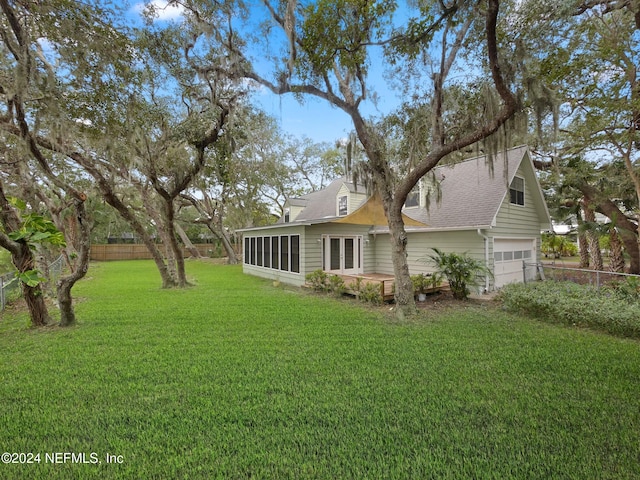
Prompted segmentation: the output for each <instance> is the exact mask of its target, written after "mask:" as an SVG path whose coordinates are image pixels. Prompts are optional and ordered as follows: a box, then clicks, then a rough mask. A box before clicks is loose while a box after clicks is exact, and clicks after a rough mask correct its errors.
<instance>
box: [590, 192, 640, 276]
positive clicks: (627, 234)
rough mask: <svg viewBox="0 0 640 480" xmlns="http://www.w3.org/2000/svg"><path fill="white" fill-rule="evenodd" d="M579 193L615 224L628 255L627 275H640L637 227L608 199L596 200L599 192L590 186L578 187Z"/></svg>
mask: <svg viewBox="0 0 640 480" xmlns="http://www.w3.org/2000/svg"><path fill="white" fill-rule="evenodd" d="M580 191H581V192H582V193H583V195H584V196H585V198H586V199H587V200H589V202H591V203H592V204H593V205H595V209H596V210H597V211H598V212H600V213H602V214H603V215H605V216H606V217H607V218H609V219H610V220H611V221H612V222H615V223H616V228H617V229H618V234H619V235H620V239H621V240H622V243H623V244H624V248H625V250H626V251H627V254H628V255H629V259H630V262H629V263H630V264H629V273H633V274H636V275H638V274H640V245H639V244H638V242H639V239H638V226H637V225H636V224H634V223H633V222H630V221H629V219H628V218H627V217H626V216H625V214H624V213H622V212H621V211H620V209H619V208H618V206H617V205H616V204H615V203H613V202H612V201H611V200H610V199H608V198H605V199H600V200H598V199H599V198H600V197H601V195H599V193H600V192H599V191H598V190H597V189H595V188H594V187H592V186H591V185H586V184H584V185H580Z"/></svg>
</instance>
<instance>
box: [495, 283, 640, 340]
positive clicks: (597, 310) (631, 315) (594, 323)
mask: <svg viewBox="0 0 640 480" xmlns="http://www.w3.org/2000/svg"><path fill="white" fill-rule="evenodd" d="M499 298H500V300H501V301H502V305H503V308H505V309H506V310H508V311H511V312H515V313H520V314H525V315H530V316H534V317H536V318H538V319H540V320H544V321H547V322H551V323H560V324H565V325H576V326H581V327H589V328H594V329H598V330H602V331H605V332H607V333H611V334H613V335H619V336H624V337H636V338H638V337H640V315H639V314H638V312H639V311H640V300H633V301H629V300H624V299H623V297H622V295H620V294H618V293H616V291H615V290H614V289H613V288H602V289H600V290H598V289H596V288H595V287H592V286H589V285H579V284H577V283H573V282H554V281H546V282H538V283H528V284H522V283H516V284H510V285H506V286H505V287H504V288H503V289H502V291H501V292H500V296H499Z"/></svg>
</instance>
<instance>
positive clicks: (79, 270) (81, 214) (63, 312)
mask: <svg viewBox="0 0 640 480" xmlns="http://www.w3.org/2000/svg"><path fill="white" fill-rule="evenodd" d="M74 207H75V211H76V219H77V225H78V227H79V235H76V242H75V243H76V244H77V245H76V247H77V249H78V252H77V253H78V257H77V259H76V261H75V262H74V265H73V268H72V270H71V273H70V274H69V275H66V276H64V277H61V278H60V280H58V284H57V297H58V305H59V307H60V326H61V327H70V326H72V325H75V324H76V314H75V311H74V308H73V298H72V297H71V289H72V288H73V286H74V285H75V284H76V282H77V281H78V280H80V279H81V278H83V277H84V276H85V275H86V274H87V270H89V258H90V251H91V228H90V225H89V219H88V218H87V214H86V209H85V205H84V199H80V198H78V199H74Z"/></svg>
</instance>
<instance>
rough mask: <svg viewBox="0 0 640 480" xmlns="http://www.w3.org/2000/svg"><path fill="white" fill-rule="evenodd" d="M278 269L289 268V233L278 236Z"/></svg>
mask: <svg viewBox="0 0 640 480" xmlns="http://www.w3.org/2000/svg"><path fill="white" fill-rule="evenodd" d="M280 270H289V235H282V236H281V237H280Z"/></svg>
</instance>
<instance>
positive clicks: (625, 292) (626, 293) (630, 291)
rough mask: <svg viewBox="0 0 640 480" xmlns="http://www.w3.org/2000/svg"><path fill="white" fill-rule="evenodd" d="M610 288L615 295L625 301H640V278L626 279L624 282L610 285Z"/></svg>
mask: <svg viewBox="0 0 640 480" xmlns="http://www.w3.org/2000/svg"><path fill="white" fill-rule="evenodd" d="M607 288H610V289H611V290H612V291H613V292H614V293H615V295H616V296H617V297H618V298H620V300H623V301H629V302H637V301H640V278H638V277H625V279H624V280H622V281H618V282H612V283H610V284H609V285H608V286H607Z"/></svg>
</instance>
